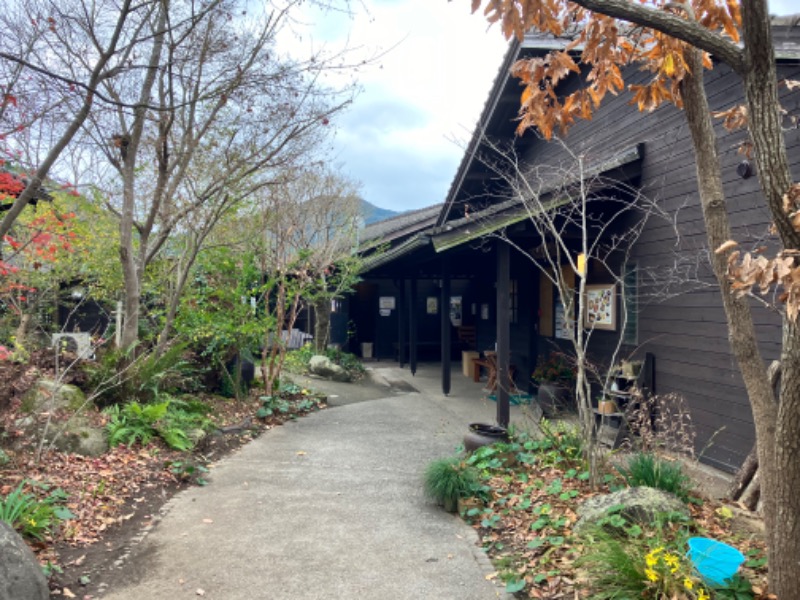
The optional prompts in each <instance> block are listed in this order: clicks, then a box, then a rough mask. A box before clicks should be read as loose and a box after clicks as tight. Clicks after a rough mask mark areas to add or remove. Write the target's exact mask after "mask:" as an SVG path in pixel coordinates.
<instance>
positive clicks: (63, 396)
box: [22, 379, 86, 413]
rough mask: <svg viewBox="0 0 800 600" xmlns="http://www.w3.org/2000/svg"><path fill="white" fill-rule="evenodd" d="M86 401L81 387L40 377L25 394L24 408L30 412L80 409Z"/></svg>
mask: <svg viewBox="0 0 800 600" xmlns="http://www.w3.org/2000/svg"><path fill="white" fill-rule="evenodd" d="M85 402H86V396H85V395H84V393H83V392H82V391H81V390H80V388H78V387H75V386H74V385H69V384H68V383H58V382H56V381H52V380H50V379H40V380H39V381H37V382H36V385H34V386H33V387H32V388H31V389H30V390H29V391H28V393H27V394H25V397H24V398H23V400H22V410H23V411H25V412H28V413H39V412H42V411H50V410H58V409H70V410H78V409H79V408H81V407H83V404H84V403H85Z"/></svg>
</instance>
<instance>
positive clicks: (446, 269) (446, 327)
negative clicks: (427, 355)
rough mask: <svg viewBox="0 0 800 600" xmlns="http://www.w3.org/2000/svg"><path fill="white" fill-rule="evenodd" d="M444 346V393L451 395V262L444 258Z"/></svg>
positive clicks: (441, 315)
mask: <svg viewBox="0 0 800 600" xmlns="http://www.w3.org/2000/svg"><path fill="white" fill-rule="evenodd" d="M439 323H440V324H441V336H440V338H441V344H442V393H443V394H444V395H445V396H447V395H448V394H449V393H450V261H449V259H448V258H447V257H446V256H443V257H442V293H441V300H440V301H439Z"/></svg>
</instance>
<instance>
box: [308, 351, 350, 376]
mask: <svg viewBox="0 0 800 600" xmlns="http://www.w3.org/2000/svg"><path fill="white" fill-rule="evenodd" d="M308 370H309V371H311V373H313V374H314V375H318V376H319V377H323V378H325V379H332V380H333V381H350V375H348V373H347V371H345V370H344V368H343V367H340V366H339V365H337V364H335V363H334V362H333V361H332V360H331V359H330V358H328V357H327V356H312V357H311V360H310V361H309V363H308Z"/></svg>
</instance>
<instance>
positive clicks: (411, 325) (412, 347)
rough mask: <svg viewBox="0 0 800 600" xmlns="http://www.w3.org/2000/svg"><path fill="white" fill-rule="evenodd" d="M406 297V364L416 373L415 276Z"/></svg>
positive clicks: (413, 373) (412, 372)
mask: <svg viewBox="0 0 800 600" xmlns="http://www.w3.org/2000/svg"><path fill="white" fill-rule="evenodd" d="M410 283H411V293H410V294H409V298H408V365H409V367H411V374H412V375H416V374H417V278H416V276H415V277H412V278H411V282H410Z"/></svg>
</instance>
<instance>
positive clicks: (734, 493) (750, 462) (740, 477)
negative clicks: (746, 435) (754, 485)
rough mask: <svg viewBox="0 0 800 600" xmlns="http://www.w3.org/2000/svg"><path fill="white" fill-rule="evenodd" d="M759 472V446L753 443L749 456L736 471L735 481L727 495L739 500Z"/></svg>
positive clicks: (731, 498)
mask: <svg viewBox="0 0 800 600" xmlns="http://www.w3.org/2000/svg"><path fill="white" fill-rule="evenodd" d="M757 472H758V446H757V445H753V448H752V450H750V454H748V455H747V458H746V459H745V460H744V463H743V464H742V466H741V468H740V469H739V471H738V472H737V473H736V477H734V479H733V481H732V482H731V485H730V487H729V488H728V493H727V497H728V498H729V499H730V500H739V499H740V498H741V497H742V494H744V491H745V490H746V489H747V486H749V485H750V482H751V481H752V480H753V477H754V476H755V474H756V473H757Z"/></svg>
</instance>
